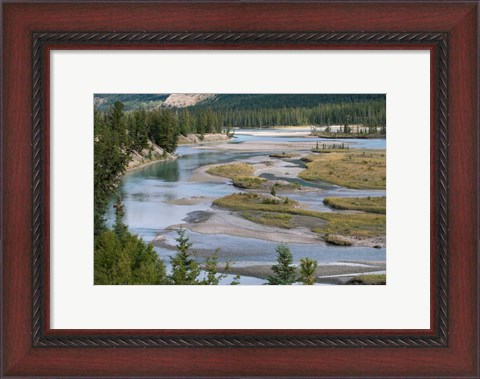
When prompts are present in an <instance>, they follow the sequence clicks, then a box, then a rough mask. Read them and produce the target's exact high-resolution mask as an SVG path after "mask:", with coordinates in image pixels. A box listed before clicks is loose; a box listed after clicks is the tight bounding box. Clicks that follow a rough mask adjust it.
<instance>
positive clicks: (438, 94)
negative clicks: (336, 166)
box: [2, 2, 479, 377]
mask: <svg viewBox="0 0 480 379" xmlns="http://www.w3.org/2000/svg"><path fill="white" fill-rule="evenodd" d="M477 19H478V3H477V2H464V3H449V2H433V3H421V2H418V3H410V4H404V3H396V2H392V3H386V4H379V3H376V4H373V3H361V2H360V3H341V2H338V3H298V4H291V3H277V4H274V3H268V4H267V3H258V4H247V3H245V4H234V3H159V2H151V3H140V2H127V3H112V2H111V3H98V4H93V3H79V2H70V3H4V4H3V20H4V24H3V33H4V47H3V54H4V55H3V57H4V58H3V76H2V79H3V85H2V95H3V96H2V99H3V100H2V106H3V114H2V238H3V240H2V252H3V256H2V258H3V271H2V276H3V277H2V321H3V323H2V337H3V339H2V362H3V366H2V375H6V376H40V375H44V376H60V375H63V376H95V375H96V376H127V375H133V376H172V375H173V376H185V375H190V376H191V375H203V376H226V375H237V376H238V375H248V376H252V375H261V376H266V375H268V376H279V375H286V376H292V375H301V376H358V375H367V376H373V375H377V376H378V375H380V376H384V377H386V376H435V377H440V376H457V377H458V376H471V377H475V376H477V375H478V374H479V370H478V360H477V353H478V339H477V337H478V323H477V321H478V307H477V306H478V297H477V295H478V282H477V280H478V272H477V259H478V257H477V241H478V240H477V236H478V213H477V204H478V201H477V184H478V182H477V180H478V172H477V168H478V108H477V104H478V92H477V85H478V82H477V81H478V72H477V55H476V54H477V42H478V41H477V35H476V33H477ZM140 25H141V26H140ZM119 31H121V32H119ZM179 48H181V49H428V50H430V52H431V57H432V59H431V62H432V63H431V146H432V148H431V162H432V164H431V172H432V175H431V188H432V191H431V214H432V217H431V223H432V225H431V226H432V228H431V229H432V235H431V246H432V249H431V268H432V272H431V278H430V279H431V288H432V291H431V328H430V329H429V330H368V331H361V330H342V331H338V330H269V331H266V330H115V331H111V330H105V331H102V330H52V329H50V328H49V322H48V320H49V301H50V299H49V263H50V262H49V238H48V236H49V163H50V161H49V159H50V157H49V117H50V115H49V106H48V105H49V67H50V66H49V51H50V50H52V49H179Z"/></svg>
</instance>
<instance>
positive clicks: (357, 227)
mask: <svg viewBox="0 0 480 379" xmlns="http://www.w3.org/2000/svg"><path fill="white" fill-rule="evenodd" d="M319 217H321V218H323V219H324V220H327V221H328V223H327V225H326V226H325V227H323V228H313V229H312V231H313V232H315V233H320V234H324V235H325V236H327V235H329V234H336V235H341V236H342V235H343V236H356V237H379V236H384V235H385V232H386V222H385V215H381V214H373V213H327V212H325V213H321V216H319Z"/></svg>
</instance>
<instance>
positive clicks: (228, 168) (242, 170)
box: [207, 163, 253, 179]
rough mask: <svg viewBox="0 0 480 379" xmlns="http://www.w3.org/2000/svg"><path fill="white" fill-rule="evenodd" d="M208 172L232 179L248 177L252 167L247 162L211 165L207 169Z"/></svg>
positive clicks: (251, 172) (250, 174) (251, 173)
mask: <svg viewBox="0 0 480 379" xmlns="http://www.w3.org/2000/svg"><path fill="white" fill-rule="evenodd" d="M207 172H208V173H209V174H212V175H217V176H222V177H224V178H229V179H234V178H236V177H248V176H252V175H253V167H252V165H249V164H247V163H229V164H224V165H221V166H216V167H212V168H210V169H208V170H207Z"/></svg>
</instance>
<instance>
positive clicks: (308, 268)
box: [300, 258, 318, 285]
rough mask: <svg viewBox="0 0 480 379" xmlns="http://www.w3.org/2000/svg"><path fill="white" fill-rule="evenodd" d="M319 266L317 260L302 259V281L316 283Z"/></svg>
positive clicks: (309, 283) (310, 283) (308, 283)
mask: <svg viewBox="0 0 480 379" xmlns="http://www.w3.org/2000/svg"><path fill="white" fill-rule="evenodd" d="M317 266H318V262H317V261H316V260H313V259H310V258H301V259H300V281H301V282H302V283H303V284H306V285H312V284H314V283H315V270H316V268H317Z"/></svg>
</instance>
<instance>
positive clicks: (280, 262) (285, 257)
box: [267, 244, 295, 285]
mask: <svg viewBox="0 0 480 379" xmlns="http://www.w3.org/2000/svg"><path fill="white" fill-rule="evenodd" d="M275 251H276V253H277V255H278V256H277V264H276V265H273V266H272V271H273V275H271V276H269V277H268V278H267V282H268V284H270V285H278V284H284V285H288V284H292V283H295V266H293V264H292V263H293V256H292V253H291V252H290V249H289V248H288V246H287V245H284V244H280V245H278V246H277V248H276V249H275Z"/></svg>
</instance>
